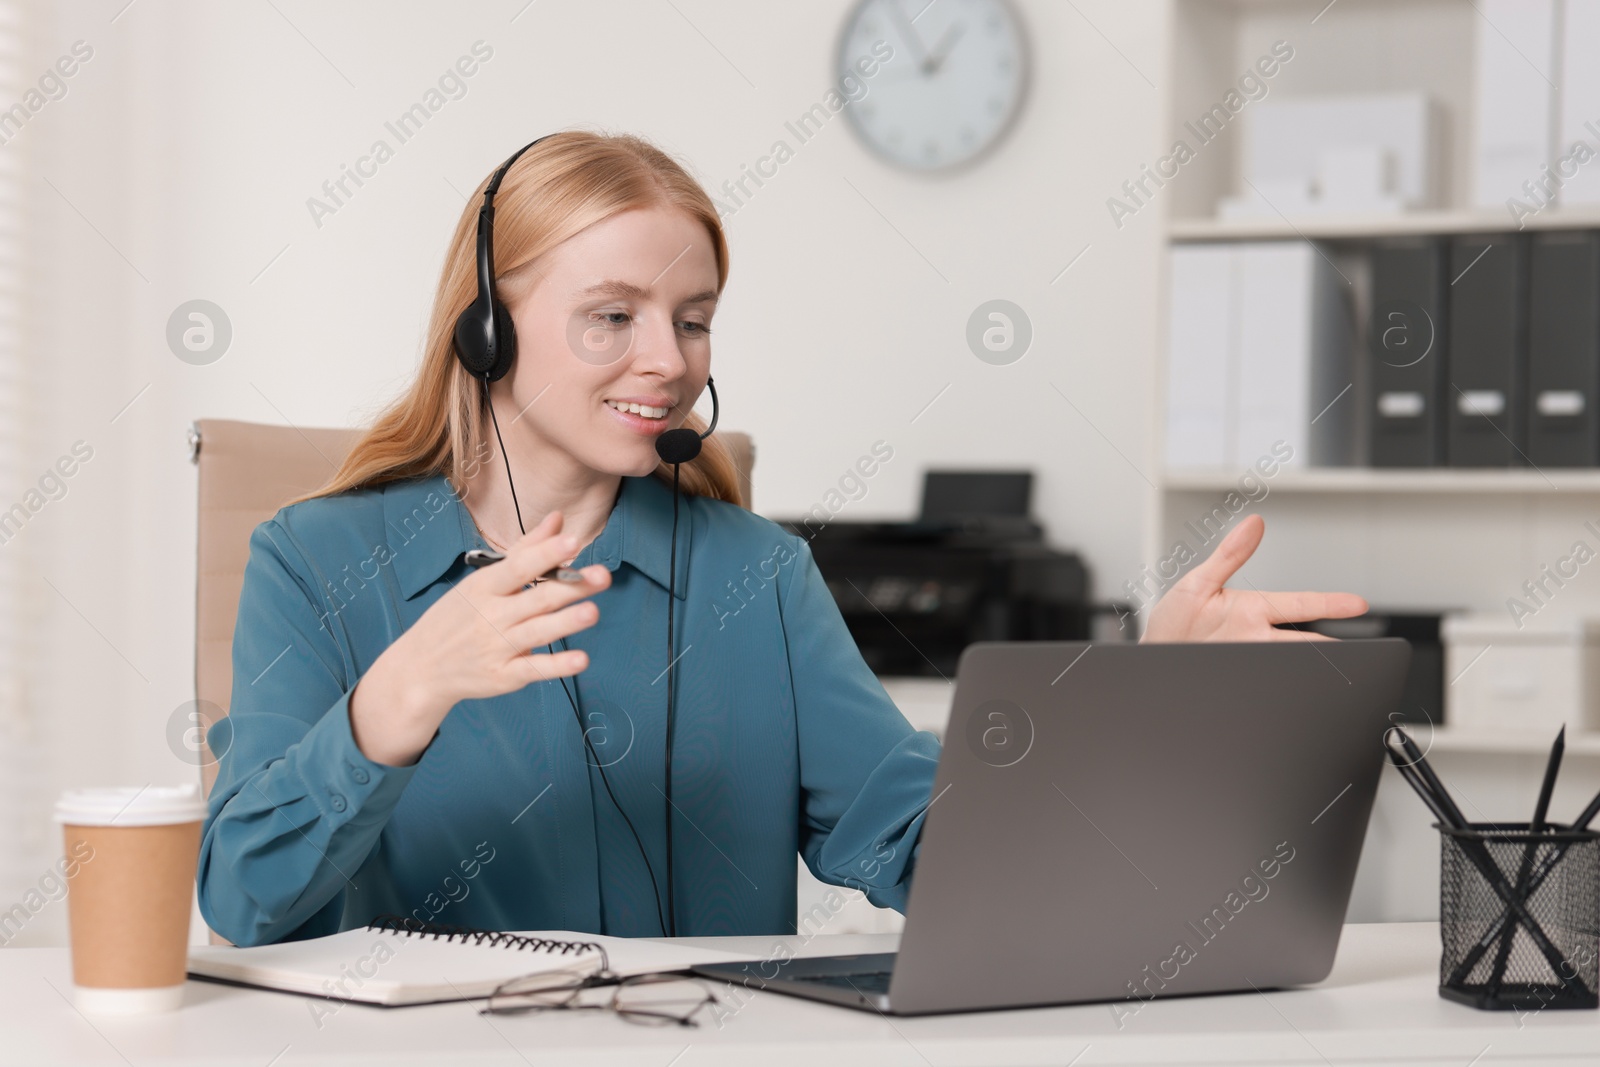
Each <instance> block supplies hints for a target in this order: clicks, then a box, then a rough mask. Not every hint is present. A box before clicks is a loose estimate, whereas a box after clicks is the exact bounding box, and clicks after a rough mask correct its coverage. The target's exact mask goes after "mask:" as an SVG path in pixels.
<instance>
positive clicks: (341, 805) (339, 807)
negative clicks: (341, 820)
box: [328, 793, 350, 811]
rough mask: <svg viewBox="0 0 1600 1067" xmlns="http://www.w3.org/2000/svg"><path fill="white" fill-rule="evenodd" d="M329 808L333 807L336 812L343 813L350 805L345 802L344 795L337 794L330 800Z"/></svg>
mask: <svg viewBox="0 0 1600 1067" xmlns="http://www.w3.org/2000/svg"><path fill="white" fill-rule="evenodd" d="M328 806H329V807H331V808H332V809H333V810H334V811H343V810H344V809H345V808H347V807H349V806H350V805H349V804H347V803H346V802H345V799H344V795H343V794H342V793H335V794H333V796H332V797H330V798H329V800H328Z"/></svg>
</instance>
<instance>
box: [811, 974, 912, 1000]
mask: <svg viewBox="0 0 1600 1067" xmlns="http://www.w3.org/2000/svg"><path fill="white" fill-rule="evenodd" d="M893 973H894V972H892V971H868V972H865V973H861V974H808V975H804V976H799V975H797V976H795V978H794V980H795V981H798V982H816V983H817V984H818V985H826V986H834V987H837V988H839V989H849V990H852V991H854V992H858V993H865V994H867V995H869V996H870V995H873V994H880V995H886V994H887V993H888V992H889V976H890V975H891V974H893Z"/></svg>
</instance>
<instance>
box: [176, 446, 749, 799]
mask: <svg viewBox="0 0 1600 1067" xmlns="http://www.w3.org/2000/svg"><path fill="white" fill-rule="evenodd" d="M357 432H358V431H356V430H329V429H321V430H318V429H297V428H295V427H293V426H267V425H263V424H261V423H254V422H233V421H230V420H226V419H202V420H200V421H199V422H197V423H195V425H194V426H193V428H191V429H190V431H189V454H190V459H191V460H192V461H193V462H194V463H195V464H197V465H198V466H199V468H200V490H199V497H200V532H199V538H198V551H197V553H196V554H197V556H198V561H197V573H196V582H195V585H196V588H195V656H194V688H195V697H196V699H197V701H198V702H199V709H200V716H201V719H202V725H203V726H204V728H205V729H209V728H210V727H211V726H212V725H213V723H214V722H215V720H216V719H217V718H220V717H221V716H223V715H226V714H228V701H229V697H230V695H231V694H232V692H233V624H234V620H235V617H236V616H237V615H238V613H239V591H240V589H241V588H242V587H243V585H244V565H245V561H246V560H247V559H248V558H249V556H250V532H251V531H252V530H254V529H255V528H256V526H257V525H259V524H260V523H263V522H265V521H266V520H267V519H270V518H272V516H273V515H274V514H275V513H276V512H277V510H278V509H279V508H280V507H282V506H283V505H284V503H285V502H286V501H288V500H290V499H292V498H294V497H296V496H299V495H301V494H302V493H309V492H311V491H312V490H314V489H316V488H317V487H318V486H320V485H322V484H324V483H325V482H326V481H327V480H328V478H329V477H330V476H331V475H332V474H333V472H334V469H335V468H336V467H337V466H338V464H339V463H340V462H341V461H342V460H343V459H344V456H345V454H346V453H347V452H348V451H349V449H350V446H351V445H352V444H354V443H355V439H356V434H357ZM717 439H718V440H719V441H721V442H722V443H723V445H724V446H725V447H726V448H727V449H728V451H729V452H730V453H732V455H733V460H734V463H735V465H736V466H737V467H738V470H739V483H740V486H739V487H740V490H741V491H742V492H743V494H744V501H745V506H746V507H749V506H750V470H751V468H752V467H753V466H754V464H755V445H754V443H753V442H752V441H751V439H750V437H749V435H747V434H742V433H719V434H717ZM200 767H201V770H200V777H201V783H202V788H203V789H204V791H205V792H206V794H207V795H209V794H210V792H211V784H212V782H213V781H215V779H216V776H217V770H216V761H215V760H214V759H212V757H211V750H210V749H209V748H203V749H202V752H201V761H200Z"/></svg>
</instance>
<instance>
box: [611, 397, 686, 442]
mask: <svg viewBox="0 0 1600 1067" xmlns="http://www.w3.org/2000/svg"><path fill="white" fill-rule="evenodd" d="M675 406H676V405H675V404H674V403H673V401H672V399H671V398H670V397H664V396H637V397H617V398H616V399H607V400H606V401H605V407H606V410H607V411H609V412H611V415H612V417H614V418H615V419H616V420H617V421H618V422H620V423H621V424H622V425H623V426H626V427H627V428H628V429H630V430H632V431H633V432H635V433H638V434H643V435H645V436H648V437H654V436H656V435H657V434H661V433H664V432H666V430H667V414H668V413H669V412H671V411H672V409H673V408H674V407H675Z"/></svg>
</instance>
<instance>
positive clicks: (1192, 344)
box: [1165, 243, 1238, 468]
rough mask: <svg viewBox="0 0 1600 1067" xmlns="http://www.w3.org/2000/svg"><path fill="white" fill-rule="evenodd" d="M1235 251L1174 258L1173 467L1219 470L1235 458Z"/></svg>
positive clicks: (1179, 252) (1181, 253)
mask: <svg viewBox="0 0 1600 1067" xmlns="http://www.w3.org/2000/svg"><path fill="white" fill-rule="evenodd" d="M1236 247H1237V246H1235V245H1233V244H1232V243H1223V244H1193V245H1176V246H1174V247H1173V249H1172V252H1171V258H1170V261H1169V262H1170V274H1169V278H1168V281H1169V285H1168V305H1167V307H1168V310H1167V424H1166V425H1167V429H1166V448H1165V452H1166V465H1167V466H1168V467H1169V468H1181V467H1212V468H1216V467H1222V466H1225V465H1226V464H1227V463H1228V460H1229V458H1230V457H1231V456H1232V455H1233V429H1234V426H1235V423H1236V421H1237V416H1236V413H1235V411H1234V408H1233V390H1232V385H1231V383H1232V381H1233V379H1234V377H1235V376H1236V373H1237V370H1236V361H1235V355H1234V354H1235V352H1236V350H1237V345H1236V343H1235V336H1234V335H1235V332H1236V329H1237V322H1238V314H1237V308H1236V306H1235V305H1236V304H1237V301H1238V286H1237V284H1236V281H1235V275H1236V273H1237V270H1236V263H1237V260H1238V253H1237V251H1236Z"/></svg>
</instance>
